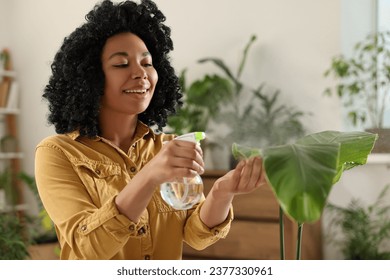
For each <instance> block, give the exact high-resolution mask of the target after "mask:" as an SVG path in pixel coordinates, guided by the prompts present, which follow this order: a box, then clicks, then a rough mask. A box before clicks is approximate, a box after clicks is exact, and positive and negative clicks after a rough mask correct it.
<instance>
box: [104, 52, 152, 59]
mask: <svg viewBox="0 0 390 280" xmlns="http://www.w3.org/2000/svg"><path fill="white" fill-rule="evenodd" d="M114 56H125V57H128V56H129V54H128V53H127V52H115V53H113V54H112V55H110V57H109V58H108V59H111V58H113V57H114ZM142 56H143V57H146V56H151V54H150V52H148V51H146V52H143V53H142Z"/></svg>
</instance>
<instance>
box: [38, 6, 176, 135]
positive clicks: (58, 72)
mask: <svg viewBox="0 0 390 280" xmlns="http://www.w3.org/2000/svg"><path fill="white" fill-rule="evenodd" d="M164 21H165V16H164V15H163V14H162V12H161V11H160V10H159V9H158V8H157V6H156V4H155V3H153V2H152V1H150V0H142V1H141V3H139V4H137V3H135V2H132V1H124V2H121V3H117V4H113V3H112V2H111V1H109V0H104V1H103V2H101V3H100V4H97V5H96V6H95V7H94V9H93V10H92V11H90V12H89V13H88V14H87V15H86V23H84V24H83V25H81V26H80V27H79V28H77V29H76V30H75V31H74V32H73V33H71V34H70V35H69V36H68V37H66V38H65V39H64V42H63V44H62V46H61V48H60V49H59V51H58V52H57V54H56V55H55V57H54V61H53V63H52V65H51V69H52V75H51V77H50V79H49V82H48V84H47V85H46V87H45V89H44V94H43V98H45V99H46V100H47V101H48V103H49V115H48V122H49V123H50V124H53V125H54V126H55V130H56V132H57V133H60V134H62V133H68V132H72V131H74V130H79V132H80V135H82V136H87V137H94V136H97V135H99V132H100V130H99V118H98V115H99V108H100V99H101V96H102V95H103V93H104V80H105V78H104V73H103V69H102V62H101V54H102V50H103V47H104V45H105V43H106V41H107V39H108V38H109V37H111V36H113V35H115V34H118V33H122V32H131V33H133V34H135V35H137V36H138V37H140V38H141V39H142V40H143V41H144V43H145V44H146V46H147V48H148V50H149V52H150V53H151V55H152V57H153V65H154V67H155V69H156V71H157V73H158V76H159V79H158V83H157V85H156V89H155V93H154V95H153V98H152V100H151V103H150V105H149V107H148V108H147V110H146V111H145V112H143V113H142V114H140V115H139V120H141V121H142V122H143V123H145V124H147V125H149V126H153V125H156V126H157V127H158V129H159V130H162V127H164V126H165V125H166V122H167V117H168V116H169V115H170V114H173V113H175V111H176V106H177V105H181V103H182V102H181V101H180V98H181V97H182V94H181V93H180V86H179V79H178V77H177V75H176V74H175V71H174V69H173V67H172V66H171V64H170V61H169V56H168V53H169V52H170V51H171V50H173V43H172V40H171V37H170V34H171V30H170V28H169V27H167V26H166V25H164V24H163V22H164Z"/></svg>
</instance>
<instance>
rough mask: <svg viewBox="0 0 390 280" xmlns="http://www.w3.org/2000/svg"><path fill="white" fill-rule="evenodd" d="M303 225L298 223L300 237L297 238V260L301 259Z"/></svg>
mask: <svg viewBox="0 0 390 280" xmlns="http://www.w3.org/2000/svg"><path fill="white" fill-rule="evenodd" d="M302 231H303V223H298V236H297V256H296V259H297V260H300V259H301V242H302Z"/></svg>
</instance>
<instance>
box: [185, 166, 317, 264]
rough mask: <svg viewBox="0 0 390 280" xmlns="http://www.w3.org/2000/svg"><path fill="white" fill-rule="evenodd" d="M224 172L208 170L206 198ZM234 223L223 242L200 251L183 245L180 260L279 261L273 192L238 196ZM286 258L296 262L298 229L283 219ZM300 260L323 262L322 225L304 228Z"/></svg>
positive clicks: (205, 182)
mask: <svg viewBox="0 0 390 280" xmlns="http://www.w3.org/2000/svg"><path fill="white" fill-rule="evenodd" d="M224 174H225V171H213V170H208V171H206V172H205V173H204V174H203V175H202V178H203V183H204V187H205V190H204V192H205V195H207V193H208V192H209V191H210V188H211V187H212V185H213V184H214V182H215V180H216V179H217V178H219V177H221V176H223V175H224ZM233 208H234V220H233V222H232V226H231V229H230V232H229V234H228V236H227V237H226V239H222V240H220V241H218V242H217V243H216V244H214V245H211V246H210V247H208V248H206V249H205V250H202V251H197V250H194V249H192V248H191V247H189V246H188V245H186V244H185V245H184V248H183V259H264V260H277V259H280V249H279V248H280V246H279V205H278V203H277V201H276V199H275V196H274V194H273V192H272V190H271V189H270V188H268V187H265V188H260V189H257V190H256V191H254V192H253V193H250V194H246V195H238V196H236V197H235V198H234V201H233ZM284 221H285V223H284V227H285V233H284V234H285V257H286V259H295V254H296V253H295V252H296V250H295V247H296V240H297V225H296V224H295V222H292V221H291V220H289V219H288V218H286V217H284ZM301 259H306V260H310V259H322V240H321V223H320V222H317V223H315V224H304V226H303V241H302V255H301Z"/></svg>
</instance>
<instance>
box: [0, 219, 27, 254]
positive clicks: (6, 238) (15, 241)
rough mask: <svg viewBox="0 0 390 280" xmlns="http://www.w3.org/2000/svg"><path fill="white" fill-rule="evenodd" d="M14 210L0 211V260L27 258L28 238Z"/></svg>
mask: <svg viewBox="0 0 390 280" xmlns="http://www.w3.org/2000/svg"><path fill="white" fill-rule="evenodd" d="M23 233H24V228H23V223H22V222H21V220H20V218H19V216H18V214H17V212H16V211H7V212H4V213H0V260H24V259H26V258H28V256H29V253H28V245H29V243H28V240H27V238H26V236H24V235H23Z"/></svg>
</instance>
